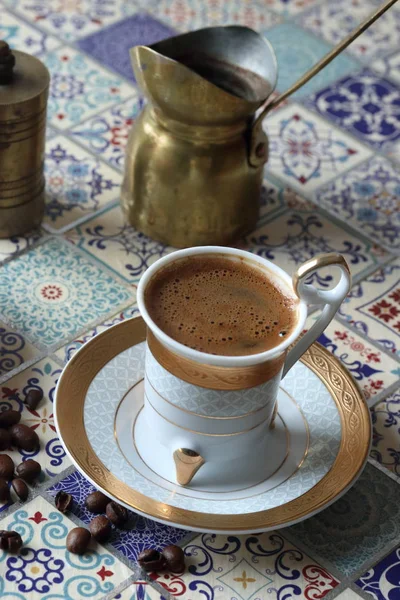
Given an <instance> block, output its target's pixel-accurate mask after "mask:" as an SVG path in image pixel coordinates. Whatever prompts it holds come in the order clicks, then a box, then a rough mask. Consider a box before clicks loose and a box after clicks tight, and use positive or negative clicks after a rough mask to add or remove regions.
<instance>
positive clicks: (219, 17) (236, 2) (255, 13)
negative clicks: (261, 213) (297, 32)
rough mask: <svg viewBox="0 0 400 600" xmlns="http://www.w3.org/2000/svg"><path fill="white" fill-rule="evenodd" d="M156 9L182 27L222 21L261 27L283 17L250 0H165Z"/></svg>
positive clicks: (205, 25)
mask: <svg viewBox="0 0 400 600" xmlns="http://www.w3.org/2000/svg"><path fill="white" fill-rule="evenodd" d="M152 12H153V14H154V15H155V16H156V17H157V18H159V19H162V20H163V21H165V22H166V23H168V25H170V26H171V27H173V28H174V29H176V30H178V31H189V30H193V29H200V28H201V27H210V26H213V25H215V26H218V25H221V24H230V25H245V26H247V27H251V28H252V29H255V30H260V29H266V28H269V27H272V26H273V25H276V24H277V23H279V22H280V21H281V18H280V17H279V16H278V15H276V14H274V13H273V12H269V11H268V9H267V7H265V6H263V5H260V3H255V2H250V1H249V0H245V1H243V0H230V1H229V2H226V1H225V0H161V2H158V3H157V4H155V5H154V9H153V11H152Z"/></svg>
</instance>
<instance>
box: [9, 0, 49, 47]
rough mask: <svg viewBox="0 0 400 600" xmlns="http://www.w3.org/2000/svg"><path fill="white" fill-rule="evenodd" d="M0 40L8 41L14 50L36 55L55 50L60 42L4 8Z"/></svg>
mask: <svg viewBox="0 0 400 600" xmlns="http://www.w3.org/2000/svg"><path fill="white" fill-rule="evenodd" d="M0 40H4V41H5V42H7V43H8V44H9V46H10V48H12V49H13V50H22V51H23V52H28V53H29V54H34V55H37V54H41V53H42V52H46V51H47V50H53V48H55V47H56V46H58V44H59V41H58V40H57V38H55V37H53V36H52V35H48V34H46V33H43V32H42V31H39V30H38V29H35V28H34V27H31V26H30V25H28V24H27V23H25V21H22V20H20V19H18V17H16V16H14V15H13V14H11V13H9V12H8V11H6V10H5V9H4V8H2V9H1V21H0Z"/></svg>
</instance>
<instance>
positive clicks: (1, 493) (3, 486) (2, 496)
mask: <svg viewBox="0 0 400 600" xmlns="http://www.w3.org/2000/svg"><path fill="white" fill-rule="evenodd" d="M9 499H10V490H9V489H8V483H7V481H6V480H5V479H3V478H1V479H0V502H2V503H3V502H8V501H9Z"/></svg>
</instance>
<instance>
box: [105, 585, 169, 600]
mask: <svg viewBox="0 0 400 600" xmlns="http://www.w3.org/2000/svg"><path fill="white" fill-rule="evenodd" d="M112 600H166V598H165V597H164V596H162V595H160V593H159V592H158V591H157V590H155V589H154V588H152V587H151V584H149V583H147V581H135V582H134V583H132V585H130V586H129V587H127V588H126V589H125V590H124V591H123V592H121V593H120V594H117V595H116V596H114V597H113V599H112Z"/></svg>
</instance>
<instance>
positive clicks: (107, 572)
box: [0, 496, 132, 600]
mask: <svg viewBox="0 0 400 600" xmlns="http://www.w3.org/2000/svg"><path fill="white" fill-rule="evenodd" d="M74 527H76V525H75V523H73V522H72V521H71V520H70V519H68V518H67V517H66V516H65V515H63V514H62V513H60V512H59V511H58V510H56V509H55V508H54V507H53V506H51V504H49V503H48V502H47V501H46V500H44V498H41V497H40V496H38V497H36V498H35V499H34V500H33V501H32V502H29V503H28V504H25V505H24V507H23V508H21V509H19V510H17V511H16V512H14V513H12V514H10V515H8V516H7V517H6V518H5V519H4V520H3V521H2V528H3V529H6V530H8V531H11V530H16V531H18V533H19V534H20V535H21V537H22V540H23V544H24V545H23V547H22V549H21V550H20V551H19V552H18V554H15V555H12V554H7V553H6V552H3V553H2V554H1V556H0V565H1V566H0V594H1V597H2V598H3V597H10V598H12V600H26V598H29V600H39V599H40V600H53V599H54V598H63V599H64V600H83V599H84V598H89V597H90V598H92V599H93V600H100V599H101V598H103V597H104V596H105V594H108V593H110V592H111V591H112V590H113V589H114V587H116V586H118V585H119V584H120V583H121V582H123V581H124V580H125V579H127V578H128V577H130V575H131V574H132V571H131V570H130V569H129V568H128V567H127V566H126V565H124V564H123V563H121V562H120V561H119V560H118V559H117V558H116V557H115V556H113V555H112V554H110V552H108V550H106V549H105V548H103V547H102V546H100V545H99V544H97V543H96V542H94V541H91V543H90V545H89V548H88V551H87V552H86V553H85V554H84V555H82V556H79V555H77V554H71V553H70V552H68V550H67V549H66V546H65V540H66V537H67V535H68V532H69V531H70V530H71V529H73V528H74Z"/></svg>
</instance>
